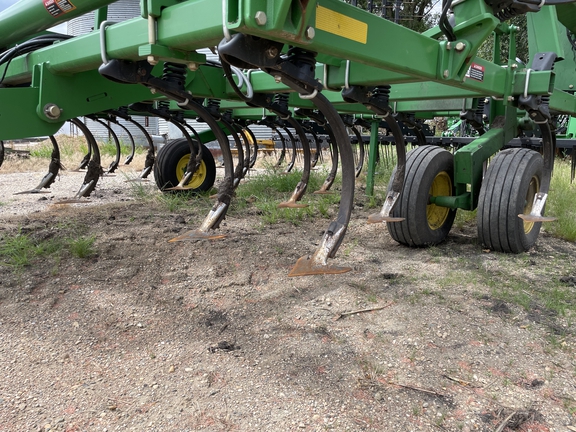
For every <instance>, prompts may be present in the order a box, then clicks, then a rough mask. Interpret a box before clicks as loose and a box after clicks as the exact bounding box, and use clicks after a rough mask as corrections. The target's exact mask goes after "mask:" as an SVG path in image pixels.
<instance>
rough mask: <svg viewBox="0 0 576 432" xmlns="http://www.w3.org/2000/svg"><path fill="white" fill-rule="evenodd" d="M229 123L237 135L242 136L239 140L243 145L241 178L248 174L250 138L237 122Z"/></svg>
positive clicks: (250, 158)
mask: <svg viewBox="0 0 576 432" xmlns="http://www.w3.org/2000/svg"><path fill="white" fill-rule="evenodd" d="M231 124H232V127H233V128H234V130H235V132H236V135H238V137H239V138H240V136H242V138H241V139H240V142H241V143H242V144H243V145H244V160H243V162H242V165H243V168H242V178H244V177H246V174H248V171H250V162H251V160H252V157H251V154H250V140H249V139H248V134H247V133H246V132H244V129H243V128H242V127H241V126H240V125H238V124H237V123H231Z"/></svg>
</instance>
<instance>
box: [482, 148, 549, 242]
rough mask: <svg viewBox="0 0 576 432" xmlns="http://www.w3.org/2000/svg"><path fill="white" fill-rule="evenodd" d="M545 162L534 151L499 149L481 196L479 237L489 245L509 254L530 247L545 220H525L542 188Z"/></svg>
mask: <svg viewBox="0 0 576 432" xmlns="http://www.w3.org/2000/svg"><path fill="white" fill-rule="evenodd" d="M543 166H544V162H543V159H542V156H541V155H540V154H539V153H537V152H535V151H534V150H529V149H522V148H515V149H507V150H503V151H501V152H499V153H498V154H497V155H496V156H495V157H494V159H493V160H492V162H491V163H490V165H489V166H488V170H487V171H486V175H485V176H484V181H483V182H482V187H481V188H480V196H479V199H478V216H477V228H478V240H479V242H480V243H481V244H482V245H483V246H484V247H486V248H488V249H491V250H494V251H499V252H506V253H521V252H525V251H527V250H529V249H530V248H531V247H532V246H534V244H535V243H536V240H537V239H538V235H539V233H540V228H541V226H542V222H525V221H524V220H522V219H521V218H519V217H518V215H519V214H529V213H530V211H531V210H532V205H533V203H534V197H535V196H536V194H538V192H539V190H540V184H541V181H542V171H543Z"/></svg>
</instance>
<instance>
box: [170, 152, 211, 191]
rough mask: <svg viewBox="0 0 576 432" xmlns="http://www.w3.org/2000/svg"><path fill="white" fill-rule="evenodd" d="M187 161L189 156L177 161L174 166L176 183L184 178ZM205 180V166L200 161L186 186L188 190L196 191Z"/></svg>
mask: <svg viewBox="0 0 576 432" xmlns="http://www.w3.org/2000/svg"><path fill="white" fill-rule="evenodd" d="M189 160H190V155H189V154H187V155H185V156H183V157H182V158H181V159H180V160H179V161H178V164H177V165H176V178H177V179H178V181H180V180H182V177H184V174H186V167H187V166H188V161H189ZM205 179H206V164H205V163H204V161H200V165H199V166H198V169H197V170H196V172H195V173H194V175H193V176H192V178H191V179H190V181H189V182H188V184H187V185H186V186H187V187H189V188H190V189H197V188H199V187H200V186H202V183H204V180H205Z"/></svg>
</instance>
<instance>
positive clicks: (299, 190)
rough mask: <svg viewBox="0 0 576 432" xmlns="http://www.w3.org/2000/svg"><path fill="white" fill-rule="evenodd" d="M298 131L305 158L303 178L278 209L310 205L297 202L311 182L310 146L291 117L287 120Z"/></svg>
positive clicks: (302, 131) (301, 129)
mask: <svg viewBox="0 0 576 432" xmlns="http://www.w3.org/2000/svg"><path fill="white" fill-rule="evenodd" d="M286 121H287V122H288V123H289V124H290V125H291V126H292V127H293V128H294V130H295V131H296V133H297V134H298V136H299V137H300V141H301V142H302V155H303V157H304V168H303V169H302V176H301V178H300V181H299V182H298V184H297V185H296V189H294V192H292V196H291V197H290V199H289V200H288V201H284V202H282V203H280V204H278V208H305V207H308V204H298V203H297V201H300V200H301V199H302V196H303V195H304V193H305V192H306V188H307V187H308V182H309V181H310V169H311V168H310V165H311V163H310V159H311V157H310V144H309V143H308V139H307V138H306V133H305V132H304V129H303V128H302V125H300V123H299V122H297V121H296V120H295V119H294V118H293V117H289V118H288V120H286Z"/></svg>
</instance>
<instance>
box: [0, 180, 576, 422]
mask: <svg viewBox="0 0 576 432" xmlns="http://www.w3.org/2000/svg"><path fill="white" fill-rule="evenodd" d="M42 175H43V173H41V172H35V173H14V174H2V173H1V172H0V202H1V203H2V205H1V206H0V220H1V221H2V224H1V225H0V239H1V242H0V245H1V244H2V243H3V242H4V241H5V240H6V239H8V238H11V237H13V236H15V235H17V234H18V233H23V234H26V235H28V236H30V237H31V238H33V239H35V240H37V241H42V240H46V239H50V238H54V237H57V236H60V237H62V238H67V237H69V236H74V235H75V236H77V235H83V236H90V235H94V236H95V238H96V241H95V249H96V253H95V254H94V255H92V256H90V257H88V258H84V259H80V258H77V257H73V256H69V255H65V254H64V255H58V257H56V256H52V257H50V256H48V257H43V258H39V259H37V260H35V261H34V262H33V263H32V265H30V266H28V267H25V268H24V270H23V271H14V270H13V269H12V268H11V267H9V266H7V265H1V266H0V272H1V275H0V371H1V372H0V376H2V380H0V431H2V432H5V431H6V432H16V431H49V430H54V431H56V430H58V431H300V430H301V431H326V430H333V431H365V430H366V431H367V430H374V431H435V430H440V431H442V430H444V431H491V432H493V431H498V432H503V431H506V432H510V431H513V430H514V431H525V432H527V431H533V432H536V431H538V432H541V431H555V432H567V431H573V430H576V418H575V416H574V413H575V412H576V379H575V371H576V361H575V358H574V349H575V347H576V345H575V343H576V340H575V338H574V330H575V329H574V324H573V323H574V321H573V316H572V313H571V312H570V309H569V308H568V309H567V312H566V313H564V314H561V313H557V312H555V311H554V310H552V309H551V308H550V307H549V306H547V304H545V303H543V302H542V301H541V299H540V297H538V292H539V291H543V290H552V289H555V290H558V292H559V293H560V292H562V293H564V294H565V297H563V300H562V301H563V302H566V303H567V304H571V303H572V302H573V301H574V300H573V299H574V298H576V297H575V296H574V294H576V271H575V268H576V245H574V244H573V243H569V242H564V241H560V240H557V239H554V238H551V237H549V236H547V235H545V234H543V235H542V236H541V238H540V240H539V241H538V244H537V246H536V247H535V248H534V249H533V250H531V251H530V252H528V253H526V254H520V255H514V256H512V255H502V254H496V253H486V252H485V251H483V250H482V249H481V248H480V247H479V246H478V245H477V244H476V242H475V227H474V226H464V227H460V228H457V227H455V228H454V229H453V232H452V233H451V235H450V236H449V238H448V241H447V242H446V243H444V244H442V245H440V246H438V247H435V248H430V249H409V248H405V247H402V246H399V245H397V244H396V243H394V242H393V241H392V240H391V239H390V237H389V236H388V234H387V232H386V229H385V227H383V226H380V225H368V224H366V218H367V215H368V213H369V212H370V211H369V210H367V209H366V210H364V209H363V208H362V207H361V206H357V207H356V209H355V212H354V214H353V217H352V220H351V223H350V229H349V232H348V234H347V236H346V239H345V241H344V243H343V244H342V246H341V248H340V251H339V253H338V256H337V257H336V259H335V260H334V261H335V263H336V264H337V265H348V266H351V267H352V268H353V270H352V271H351V272H349V273H346V274H344V275H337V276H330V275H327V276H318V277H303V278H288V277H287V273H288V271H289V269H290V267H291V266H292V264H293V263H294V262H295V261H296V259H297V258H299V257H300V256H302V255H304V254H307V253H311V252H312V251H313V250H314V248H315V246H316V245H317V244H318V241H319V240H320V236H321V234H322V231H323V230H324V229H325V228H326V226H327V224H328V220H326V219H311V220H304V221H303V222H302V223H301V224H300V225H299V226H294V225H291V224H288V223H285V222H282V223H278V224H274V225H266V226H262V225H260V223H259V222H258V214H257V211H256V209H255V208H251V207H249V206H248V208H247V209H246V212H245V214H241V215H239V214H237V213H233V212H232V213H231V214H230V215H229V216H228V217H227V218H226V221H225V222H224V223H223V225H222V228H221V232H222V233H224V234H227V237H226V238H225V239H223V240H220V241H210V242H200V243H189V242H181V243H168V241H167V240H169V239H170V238H172V237H174V236H176V235H178V234H181V233H183V232H185V231H187V230H190V229H192V228H194V227H197V226H198V223H199V221H200V220H202V218H203V217H204V216H205V209H197V208H196V207H197V206H195V205H194V202H192V203H191V205H190V208H189V209H186V210H178V211H175V212H169V211H168V210H167V209H166V208H165V207H162V206H160V205H158V204H157V203H155V202H153V201H146V202H143V201H139V200H138V199H136V198H135V195H134V193H133V192H132V191H131V188H132V187H133V186H132V185H131V184H130V183H126V182H125V179H126V176H125V175H122V174H118V175H116V176H114V177H104V178H103V179H102V180H101V182H100V183H99V187H98V188H97V190H96V193H95V194H94V197H92V198H90V199H89V200H87V201H88V202H89V203H87V204H68V205H55V204H56V202H58V201H59V200H61V199H65V198H71V197H72V196H73V195H74V194H75V193H76V192H77V190H78V189H79V186H80V183H81V180H82V177H83V174H80V173H72V172H65V173H63V174H62V176H61V177H60V179H59V180H58V181H57V182H56V184H55V185H54V186H52V192H51V193H50V194H42V195H37V194H36V195H13V193H14V192H15V191H21V190H26V189H31V188H33V187H34V186H36V184H37V183H38V182H39V180H40V178H41V177H42ZM130 175H131V174H130ZM151 190H153V186H151ZM150 193H153V192H150ZM359 193H361V192H359ZM372 211H373V210H372ZM506 290H507V291H506ZM504 291H506V292H510V293H511V294H514V295H517V296H521V295H523V292H525V293H526V295H528V296H529V298H530V300H529V301H528V302H527V303H526V304H524V305H523V304H521V303H519V302H517V301H515V300H514V299H515V298H516V297H514V296H513V295H511V296H510V298H508V299H506V298H504V297H503V295H502V292H504Z"/></svg>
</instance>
